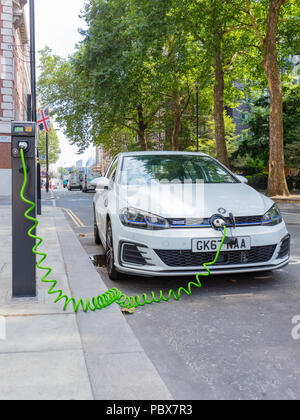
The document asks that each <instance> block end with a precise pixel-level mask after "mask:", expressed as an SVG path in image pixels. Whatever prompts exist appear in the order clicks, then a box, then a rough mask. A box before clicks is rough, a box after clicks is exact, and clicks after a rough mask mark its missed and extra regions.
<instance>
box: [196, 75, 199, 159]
mask: <svg viewBox="0 0 300 420" xmlns="http://www.w3.org/2000/svg"><path fill="white" fill-rule="evenodd" d="M196 120H197V123H196V126H197V128H196V131H197V133H196V135H197V153H198V152H199V82H196Z"/></svg>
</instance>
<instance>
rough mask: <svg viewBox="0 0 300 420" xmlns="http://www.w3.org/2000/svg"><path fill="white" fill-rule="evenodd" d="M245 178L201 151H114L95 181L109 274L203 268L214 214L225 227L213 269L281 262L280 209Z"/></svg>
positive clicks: (213, 235) (285, 246) (217, 238)
mask: <svg viewBox="0 0 300 420" xmlns="http://www.w3.org/2000/svg"><path fill="white" fill-rule="evenodd" d="M246 182H247V180H246V179H245V178H244V177H241V176H237V175H234V174H233V173H232V172H231V171H230V170H229V169H227V168H226V167H225V166H224V165H222V164H221V163H219V162H218V161H217V160H215V159H213V158H211V157H210V156H207V155H204V154H201V153H183V152H182V153H181V152H177V153H176V152H142V153H124V154H120V155H118V156H117V157H116V158H115V159H114V161H113V162H112V164H111V166H110V168H109V169H108V171H107V173H106V177H104V178H100V179H99V180H95V181H94V185H95V186H96V195H95V198H94V215H95V241H96V243H97V244H100V243H102V244H103V246H104V248H105V249H106V258H107V267H108V273H109V276H110V278H111V279H112V280H118V279H119V278H120V276H121V274H122V273H125V274H133V275H142V276H182V275H196V274H197V273H199V272H202V271H205V269H204V267H203V264H204V263H209V262H212V261H213V260H214V259H215V256H216V252H217V250H218V247H219V244H220V243H221V241H222V232H221V231H219V230H218V229H216V226H215V225H214V220H215V218H216V217H217V218H218V219H219V220H220V219H222V220H223V222H224V223H225V224H226V225H227V227H228V229H227V241H226V242H225V244H224V245H223V248H222V250H221V253H220V255H219V259H218V261H217V263H216V264H215V265H214V266H213V267H210V269H211V272H212V274H228V273H249V272H260V271H270V270H275V269H279V268H282V267H284V266H285V265H287V264H288V262H289V258H290V235H289V233H288V231H287V228H286V225H285V223H284V221H283V219H282V216H281V213H280V211H279V209H278V207H277V205H276V204H275V203H274V202H273V201H272V200H271V199H270V198H268V197H266V196H264V195H263V194H260V193H259V192H257V191H255V190H254V189H253V188H251V187H250V186H249V185H247V184H246ZM197 189H199V191H200V193H198V194H195V190H197ZM201 191H202V192H201Z"/></svg>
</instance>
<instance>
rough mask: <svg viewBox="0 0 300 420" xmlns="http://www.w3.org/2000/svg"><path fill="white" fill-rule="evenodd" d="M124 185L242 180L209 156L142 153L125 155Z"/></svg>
mask: <svg viewBox="0 0 300 420" xmlns="http://www.w3.org/2000/svg"><path fill="white" fill-rule="evenodd" d="M121 182H122V184H123V185H147V184H150V183H160V182H164V183H165V182H167V183H169V182H170V183H174V182H175V183H191V182H192V183H197V182H204V183H205V184H233V183H238V181H237V179H236V178H234V177H233V176H232V175H231V174H230V172H229V171H228V170H227V169H226V168H224V167H223V166H222V165H221V164H219V163H218V162H217V161H216V160H214V159H212V158H210V157H209V156H199V155H141V156H132V157H125V158H124V160H123V165H122V178H121Z"/></svg>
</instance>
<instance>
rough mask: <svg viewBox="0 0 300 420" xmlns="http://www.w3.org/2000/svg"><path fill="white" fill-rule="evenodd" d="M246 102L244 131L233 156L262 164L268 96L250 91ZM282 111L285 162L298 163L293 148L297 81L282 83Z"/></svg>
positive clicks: (299, 104)
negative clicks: (245, 128) (248, 105)
mask: <svg viewBox="0 0 300 420" xmlns="http://www.w3.org/2000/svg"><path fill="white" fill-rule="evenodd" d="M250 105H251V110H250V112H248V113H246V115H245V116H246V119H247V121H248V126H249V128H248V129H247V130H245V131H244V133H243V136H242V137H241V139H240V141H239V147H238V151H237V153H235V155H234V158H235V160H240V161H242V159H243V156H249V157H252V158H253V159H257V158H258V159H259V160H260V161H261V162H263V164H264V167H266V166H267V165H268V160H269V148H268V145H269V113H270V103H269V97H268V96H267V95H263V96H260V97H258V95H257V94H256V95H255V93H254V94H253V99H252V101H251V102H250ZM283 113H284V116H283V123H284V143H285V153H286V159H287V164H288V165H292V166H294V165H296V166H300V162H299V153H298V152H297V150H299V148H300V145H299V144H300V119H299V115H300V86H299V85H298V84H292V83H289V84H287V85H285V86H284V87H283ZM297 153H298V157H297ZM294 154H295V155H294ZM297 162H298V163H297ZM258 169H259V168H258Z"/></svg>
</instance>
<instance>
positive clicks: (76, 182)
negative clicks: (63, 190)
mask: <svg viewBox="0 0 300 420" xmlns="http://www.w3.org/2000/svg"><path fill="white" fill-rule="evenodd" d="M68 190H69V191H72V190H80V191H81V190H82V175H81V174H80V173H79V172H77V171H75V172H72V173H71V174H70V175H69V182H68Z"/></svg>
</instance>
